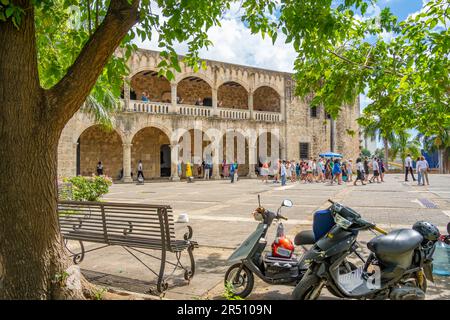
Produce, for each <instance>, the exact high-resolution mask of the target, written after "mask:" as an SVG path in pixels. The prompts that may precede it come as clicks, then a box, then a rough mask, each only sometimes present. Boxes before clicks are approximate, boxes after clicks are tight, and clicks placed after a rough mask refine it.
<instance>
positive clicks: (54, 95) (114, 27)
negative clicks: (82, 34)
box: [46, 0, 140, 130]
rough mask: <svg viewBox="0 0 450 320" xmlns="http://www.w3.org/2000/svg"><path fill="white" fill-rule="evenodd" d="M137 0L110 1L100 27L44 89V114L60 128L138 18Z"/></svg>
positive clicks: (93, 83)
mask: <svg viewBox="0 0 450 320" xmlns="http://www.w3.org/2000/svg"><path fill="white" fill-rule="evenodd" d="M139 2H140V1H139V0H133V1H131V4H130V3H129V2H128V0H111V3H110V6H109V8H108V12H107V14H106V16H105V19H104V20H103V21H102V23H101V24H100V26H99V27H98V28H97V30H95V32H94V33H93V35H92V36H91V38H90V39H89V40H88V42H87V43H86V44H85V46H84V47H83V49H82V50H81V52H80V54H79V55H78V57H77V59H76V60H75V62H74V63H73V65H72V66H71V67H70V68H69V70H68V71H67V73H66V75H65V76H64V77H63V78H62V79H61V80H60V81H59V82H58V83H57V84H56V85H55V86H53V87H52V88H51V89H49V90H47V92H46V94H47V99H48V104H49V105H50V110H48V112H49V113H48V114H49V117H50V119H49V120H50V121H53V122H54V123H56V124H57V125H58V127H59V128H60V129H61V130H62V129H63V128H64V126H65V124H66V123H67V121H69V119H70V118H71V117H72V116H73V115H74V114H75V112H76V111H78V109H79V108H80V107H81V105H82V104H83V102H84V101H85V99H86V97H87V96H88V95H89V93H90V91H91V90H92V87H93V86H94V85H95V82H96V81H97V79H98V77H99V76H100V74H101V72H102V70H103V68H104V66H105V65H106V63H107V62H108V60H109V59H110V57H111V56H112V54H113V53H114V51H115V50H116V48H117V47H118V46H119V44H120V41H121V40H122V39H123V37H124V36H125V35H126V34H127V32H128V31H129V30H130V29H131V27H132V26H133V25H134V24H135V23H137V22H138V20H139V12H138V7H139Z"/></svg>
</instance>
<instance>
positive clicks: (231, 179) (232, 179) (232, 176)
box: [230, 163, 237, 183]
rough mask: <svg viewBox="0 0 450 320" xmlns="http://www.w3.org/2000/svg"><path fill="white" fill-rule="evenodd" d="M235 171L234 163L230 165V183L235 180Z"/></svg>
mask: <svg viewBox="0 0 450 320" xmlns="http://www.w3.org/2000/svg"><path fill="white" fill-rule="evenodd" d="M236 171H237V166H235V164H234V163H230V182H231V183H234V181H235V179H236V176H237V174H236Z"/></svg>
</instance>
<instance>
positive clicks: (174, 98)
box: [170, 83, 178, 113]
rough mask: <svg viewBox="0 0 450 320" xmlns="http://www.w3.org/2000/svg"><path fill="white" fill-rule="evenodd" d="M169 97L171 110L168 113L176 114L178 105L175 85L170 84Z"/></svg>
mask: <svg viewBox="0 0 450 320" xmlns="http://www.w3.org/2000/svg"><path fill="white" fill-rule="evenodd" d="M170 94H171V95H170V97H171V102H172V105H171V110H170V113H178V103H177V97H178V96H177V83H171V84H170Z"/></svg>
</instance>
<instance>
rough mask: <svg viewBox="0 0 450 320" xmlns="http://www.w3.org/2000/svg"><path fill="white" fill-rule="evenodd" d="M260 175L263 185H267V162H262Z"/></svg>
mask: <svg viewBox="0 0 450 320" xmlns="http://www.w3.org/2000/svg"><path fill="white" fill-rule="evenodd" d="M260 175H261V177H262V181H263V182H264V183H267V178H268V177H269V164H268V163H267V161H264V163H263V164H262V167H261V169H260Z"/></svg>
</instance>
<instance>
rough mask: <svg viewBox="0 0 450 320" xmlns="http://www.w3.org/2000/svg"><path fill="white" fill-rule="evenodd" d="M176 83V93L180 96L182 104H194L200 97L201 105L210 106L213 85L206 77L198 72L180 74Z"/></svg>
mask: <svg viewBox="0 0 450 320" xmlns="http://www.w3.org/2000/svg"><path fill="white" fill-rule="evenodd" d="M205 79H206V80H205ZM176 84H177V95H178V96H179V97H180V99H181V101H182V102H181V103H182V104H190V105H194V104H197V100H198V99H199V98H200V100H201V101H200V102H201V105H204V106H209V107H211V106H212V91H213V86H212V85H211V84H212V82H211V81H210V80H209V79H208V78H207V77H205V76H203V75H201V74H198V73H188V74H182V77H180V79H178V81H177V82H176Z"/></svg>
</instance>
